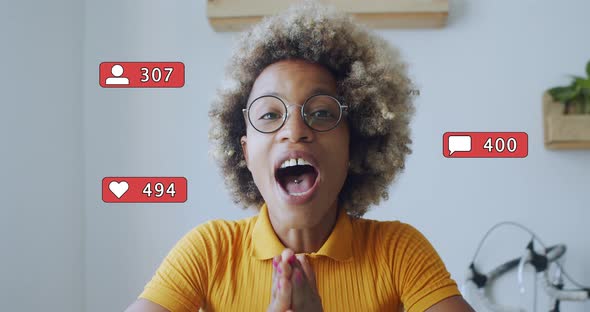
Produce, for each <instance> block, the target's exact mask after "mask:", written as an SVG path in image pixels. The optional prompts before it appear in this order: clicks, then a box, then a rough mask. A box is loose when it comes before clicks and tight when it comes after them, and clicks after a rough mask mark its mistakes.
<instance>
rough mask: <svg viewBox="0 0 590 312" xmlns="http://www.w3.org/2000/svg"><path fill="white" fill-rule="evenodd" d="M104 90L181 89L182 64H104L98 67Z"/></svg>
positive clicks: (182, 80)
mask: <svg viewBox="0 0 590 312" xmlns="http://www.w3.org/2000/svg"><path fill="white" fill-rule="evenodd" d="M98 72H99V78H98V79H99V83H100V86H101V87H103V88H181V87H183V86H184V64H183V63H182V62H103V63H100V66H99V67H98Z"/></svg>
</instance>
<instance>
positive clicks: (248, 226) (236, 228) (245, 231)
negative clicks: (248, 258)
mask: <svg viewBox="0 0 590 312" xmlns="http://www.w3.org/2000/svg"><path fill="white" fill-rule="evenodd" d="M255 222H256V216H254V217H249V218H245V219H241V220H235V221H230V220H222V219H216V220H209V221H206V222H204V223H201V224H199V225H197V226H195V227H193V228H192V229H191V230H189V231H188V232H187V233H186V234H185V235H184V236H183V237H182V238H181V239H180V240H179V241H178V243H177V247H179V248H181V249H184V250H186V251H192V252H199V251H200V252H206V253H207V254H210V255H214V256H222V255H223V254H226V253H227V252H228V251H230V250H231V249H235V248H237V246H242V245H243V244H238V242H241V241H243V240H245V239H247V237H249V233H250V232H251V231H252V228H253V225H254V223H255Z"/></svg>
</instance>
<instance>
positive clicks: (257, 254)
mask: <svg viewBox="0 0 590 312" xmlns="http://www.w3.org/2000/svg"><path fill="white" fill-rule="evenodd" d="M252 247H253V248H252V252H251V255H252V256H253V257H254V258H256V259H258V260H265V259H270V258H272V257H274V256H276V255H279V254H281V252H283V250H284V249H285V248H286V247H285V246H284V245H283V243H282V242H281V241H280V240H279V238H278V237H277V235H276V233H275V231H274V229H273V227H272V224H271V223H270V219H269V217H268V208H267V206H266V203H264V204H263V205H262V207H261V208H260V212H259V213H258V218H257V219H256V223H255V224H254V229H253V230H252ZM310 255H322V256H327V257H330V258H332V259H334V260H339V261H345V260H348V259H350V258H351V257H352V223H351V221H350V217H349V216H348V214H347V213H346V212H345V211H344V210H343V209H339V211H338V217H337V220H336V225H335V226H334V229H333V230H332V233H330V236H329V237H328V240H326V242H325V243H324V245H322V247H321V248H320V250H318V251H317V252H312V253H310Z"/></svg>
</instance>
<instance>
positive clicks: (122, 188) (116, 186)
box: [109, 181, 129, 198]
mask: <svg viewBox="0 0 590 312" xmlns="http://www.w3.org/2000/svg"><path fill="white" fill-rule="evenodd" d="M128 189H129V184H128V183H127V182H125V181H121V182H115V181H113V182H111V183H109V190H111V192H113V194H115V196H117V198H121V196H123V194H125V192H127V190H128Z"/></svg>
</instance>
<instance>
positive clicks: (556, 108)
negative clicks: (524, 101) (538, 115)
mask: <svg viewBox="0 0 590 312" xmlns="http://www.w3.org/2000/svg"><path fill="white" fill-rule="evenodd" d="M543 119H544V122H543V125H544V126H543V127H544V128H545V130H544V131H545V147H547V148H549V149H590V115H588V114H583V115H578V114H575V115H574V114H572V115H564V114H563V104H562V103H559V102H554V101H553V98H552V97H551V95H549V94H548V93H545V94H544V95H543Z"/></svg>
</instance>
